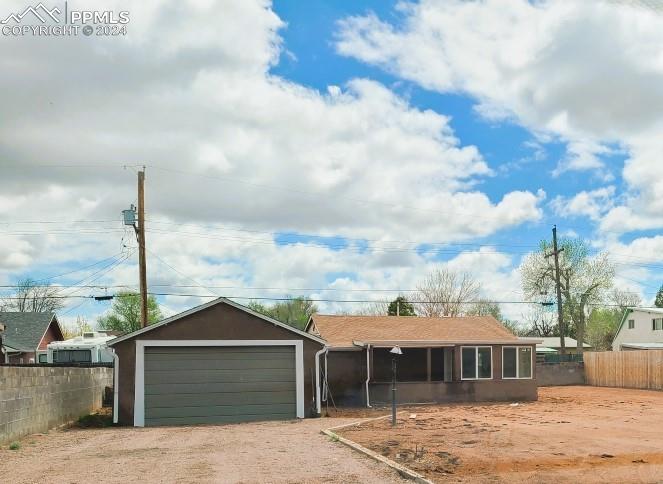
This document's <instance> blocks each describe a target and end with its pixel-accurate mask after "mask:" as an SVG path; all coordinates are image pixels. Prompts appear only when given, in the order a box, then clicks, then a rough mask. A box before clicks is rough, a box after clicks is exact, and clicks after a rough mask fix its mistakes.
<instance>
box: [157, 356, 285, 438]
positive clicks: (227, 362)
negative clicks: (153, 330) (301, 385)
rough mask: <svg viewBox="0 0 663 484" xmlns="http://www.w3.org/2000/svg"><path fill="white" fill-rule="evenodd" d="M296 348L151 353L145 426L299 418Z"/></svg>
mask: <svg viewBox="0 0 663 484" xmlns="http://www.w3.org/2000/svg"><path fill="white" fill-rule="evenodd" d="M295 379H296V373H295V348H294V347H293V346H243V347H164V346H159V347H146V348H145V425H146V426H149V425H181V424H197V423H224V422H246V421H251V420H285V419H292V418H295V417H296V415H297V405H296V402H297V400H296V385H295Z"/></svg>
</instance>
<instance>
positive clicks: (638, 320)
mask: <svg viewBox="0 0 663 484" xmlns="http://www.w3.org/2000/svg"><path fill="white" fill-rule="evenodd" d="M660 349H663V308H649V309H644V308H627V309H626V311H624V316H623V317H622V320H621V322H620V324H619V329H618V330H617V333H616V334H615V338H614V339H613V341H612V351H622V350H626V351H628V350H660Z"/></svg>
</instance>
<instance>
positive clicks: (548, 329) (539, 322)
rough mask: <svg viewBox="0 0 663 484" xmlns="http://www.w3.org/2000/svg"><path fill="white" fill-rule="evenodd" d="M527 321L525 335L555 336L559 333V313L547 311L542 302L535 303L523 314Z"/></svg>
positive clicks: (524, 319)
mask: <svg viewBox="0 0 663 484" xmlns="http://www.w3.org/2000/svg"><path fill="white" fill-rule="evenodd" d="M522 319H523V321H525V327H526V334H525V336H540V337H546V336H555V335H557V334H559V333H558V330H559V328H558V327H557V321H556V320H557V314H556V313H554V312H550V311H546V310H545V309H544V308H543V307H542V306H541V305H540V304H533V305H532V307H531V310H530V311H529V312H528V313H527V314H523V315H522Z"/></svg>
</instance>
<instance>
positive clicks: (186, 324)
mask: <svg viewBox="0 0 663 484" xmlns="http://www.w3.org/2000/svg"><path fill="white" fill-rule="evenodd" d="M138 339H146V340H302V341H303V350H304V351H303V353H304V411H305V415H306V416H309V415H313V411H314V401H313V398H314V390H313V387H314V385H315V379H314V378H315V353H316V352H317V351H319V350H320V349H321V348H322V344H320V343H318V342H316V341H313V340H311V339H309V338H306V337H304V336H301V335H298V334H296V333H294V332H292V331H289V330H288V329H285V328H282V327H280V326H277V325H275V324H272V323H270V322H268V321H265V320H264V319H261V318H259V317H257V316H254V315H252V314H250V313H247V312H245V311H243V310H241V309H238V308H236V307H234V306H231V305H229V304H225V303H219V304H216V305H213V306H210V307H207V308H205V309H201V310H199V311H197V312H194V313H191V314H189V315H187V316H184V317H182V318H180V319H178V320H175V321H173V322H171V323H169V324H166V325H163V326H160V327H157V328H154V329H153V330H151V331H148V332H146V333H143V334H139V335H137V336H136V337H134V338H131V339H128V340H125V341H121V342H119V343H117V344H115V345H114V346H113V348H114V349H115V352H116V354H117V355H118V357H119V385H118V388H119V396H118V399H119V402H118V407H119V408H118V422H119V423H120V424H122V425H133V423H134V396H135V383H134V378H135V368H136V343H135V342H136V340H138Z"/></svg>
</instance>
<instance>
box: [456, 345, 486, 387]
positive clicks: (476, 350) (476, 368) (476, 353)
mask: <svg viewBox="0 0 663 484" xmlns="http://www.w3.org/2000/svg"><path fill="white" fill-rule="evenodd" d="M465 348H467V349H473V350H474V375H475V377H474V378H465V377H463V350H464V349H465ZM479 348H490V377H480V376H479ZM493 366H494V365H493V347H492V346H487V345H479V346H461V347H460V379H461V381H477V380H492V379H493V378H494V375H495V373H494V368H493Z"/></svg>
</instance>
